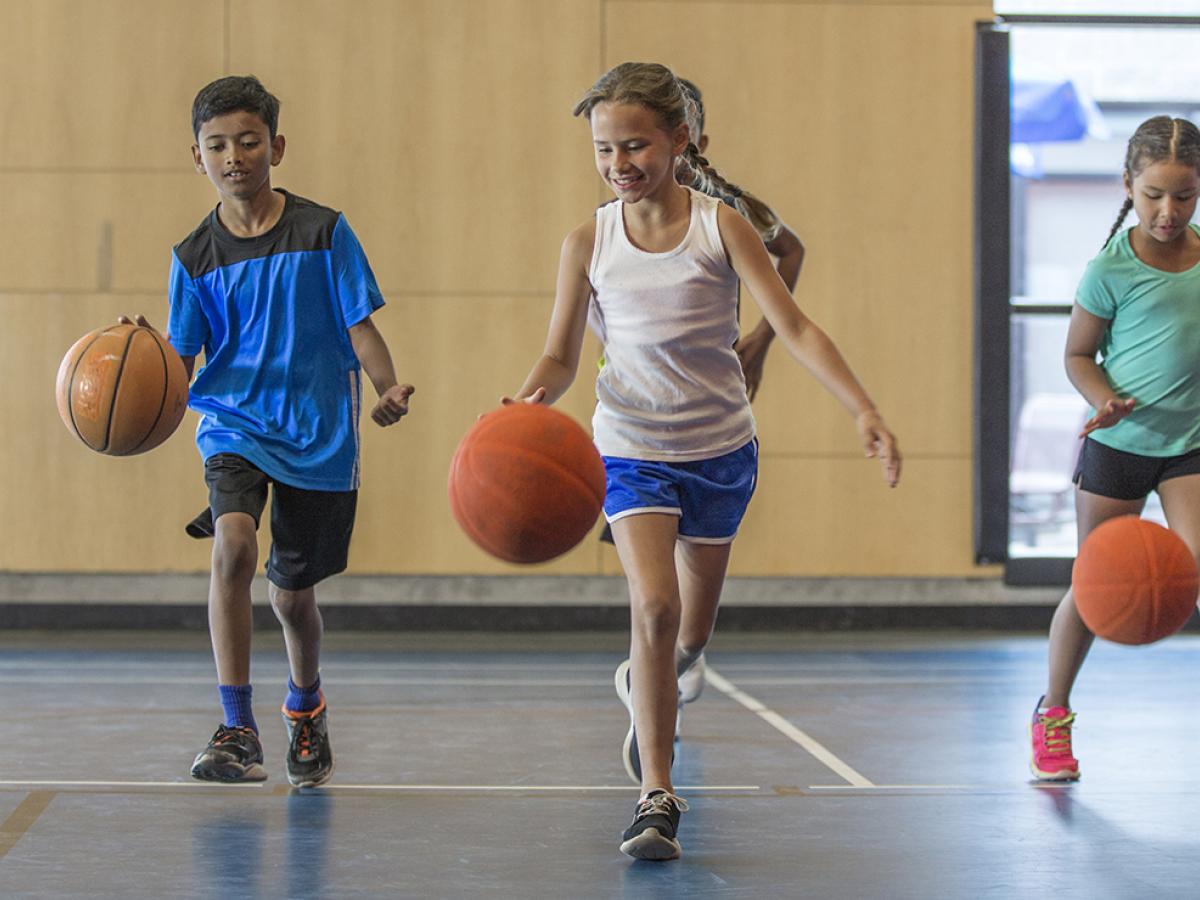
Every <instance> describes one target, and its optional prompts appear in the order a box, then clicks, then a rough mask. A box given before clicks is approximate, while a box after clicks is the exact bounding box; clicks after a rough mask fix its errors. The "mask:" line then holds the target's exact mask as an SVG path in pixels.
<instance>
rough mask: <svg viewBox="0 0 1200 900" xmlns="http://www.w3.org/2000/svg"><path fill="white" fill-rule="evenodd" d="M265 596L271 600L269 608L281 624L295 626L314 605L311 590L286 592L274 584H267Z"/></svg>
mask: <svg viewBox="0 0 1200 900" xmlns="http://www.w3.org/2000/svg"><path fill="white" fill-rule="evenodd" d="M267 595H268V596H269V597H270V598H271V606H272V608H273V609H274V610H275V615H276V616H278V617H279V620H280V621H282V622H287V623H289V624H296V623H298V622H300V621H302V620H303V619H304V618H305V617H306V616H307V615H308V613H309V612H310V611H311V607H312V606H313V605H314V604H315V603H316V598H315V596H314V595H313V592H312V591H311V590H307V591H288V590H284V589H283V588H281V587H277V586H276V585H274V584H269V585H268V588H267Z"/></svg>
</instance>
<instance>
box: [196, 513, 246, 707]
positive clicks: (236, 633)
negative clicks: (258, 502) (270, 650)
mask: <svg viewBox="0 0 1200 900" xmlns="http://www.w3.org/2000/svg"><path fill="white" fill-rule="evenodd" d="M255 532H256V528H255V525H254V518H253V517H252V516H249V515H247V514H246V513H240V512H234V513H226V514H225V515H223V516H220V517H219V518H218V519H217V521H216V527H215V535H214V539H213V552H212V577H211V578H210V580H209V587H208V630H209V634H210V636H211V638H212V647H213V658H214V659H215V660H216V663H217V683H218V684H249V683H250V642H251V638H252V633H253V617H252V615H251V610H250V582H251V581H253V580H254V570H255V569H256V568H257V566H258V538H257V535H256V534H255Z"/></svg>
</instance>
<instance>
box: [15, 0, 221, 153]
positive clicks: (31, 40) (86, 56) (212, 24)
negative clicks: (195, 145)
mask: <svg viewBox="0 0 1200 900" xmlns="http://www.w3.org/2000/svg"><path fill="white" fill-rule="evenodd" d="M223 58H224V16H222V15H220V6H219V5H217V4H215V3H209V4H205V3H192V2H187V0H38V2H36V3H3V4H0V85H3V87H2V88H0V91H2V92H3V96H4V103H3V111H4V114H3V115H0V167H23V168H34V169H46V168H63V167H66V168H71V169H86V170H99V169H121V170H129V169H137V170H147V169H170V170H174V169H176V168H177V167H178V166H180V165H181V164H182V163H184V162H186V160H187V159H188V154H187V149H188V145H189V143H190V133H191V129H190V125H189V122H190V116H191V105H192V98H193V97H194V96H195V94H196V90H197V88H198V87H199V86H200V85H199V84H197V81H199V80H200V79H204V78H207V77H216V76H218V75H220V74H221V67H222V65H223ZM200 83H201V84H202V83H203V81H201V82H200Z"/></svg>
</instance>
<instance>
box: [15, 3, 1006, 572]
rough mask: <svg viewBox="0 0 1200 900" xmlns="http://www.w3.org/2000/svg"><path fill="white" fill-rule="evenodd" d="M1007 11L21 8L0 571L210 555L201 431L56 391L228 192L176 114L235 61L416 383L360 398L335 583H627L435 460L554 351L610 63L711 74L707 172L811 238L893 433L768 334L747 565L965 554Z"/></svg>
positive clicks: (611, 557) (288, 165)
mask: <svg viewBox="0 0 1200 900" xmlns="http://www.w3.org/2000/svg"><path fill="white" fill-rule="evenodd" d="M990 15H991V10H990V4H986V3H982V2H957V3H955V2H925V3H915V2H898V0H897V2H892V0H872V2H862V3H858V2H833V0H829V2H795V3H787V2H766V0H761V2H760V0H743V2H736V0H728V2H707V0H694V2H688V0H683V2H652V0H650V2H636V3H635V2H631V0H359V2H355V3H338V4H333V3H327V2H320V0H228V2H227V3H225V4H222V5H215V6H212V7H211V8H209V7H205V8H200V7H196V6H195V5H194V4H193V5H186V4H183V3H182V2H177V0H169V2H168V0H95V2H85V0H47V2H44V3H38V4H26V6H25V7H20V8H18V7H16V6H13V5H12V4H9V5H8V6H6V7H5V8H4V9H3V11H0V50H3V51H4V52H3V53H0V77H3V78H4V82H3V83H5V84H8V85H15V84H20V85H23V88H22V92H20V93H18V92H14V91H11V90H10V91H9V92H8V93H6V95H5V96H6V100H5V117H4V119H3V121H0V196H4V198H5V212H6V216H5V217H4V219H3V220H2V222H3V224H0V314H2V315H3V316H4V321H5V329H4V330H3V333H2V334H0V354H2V355H0V404H3V408H4V409H5V411H6V413H7V414H8V419H9V423H10V424H9V427H8V428H6V429H4V430H3V431H0V463H2V465H0V473H3V474H0V496H3V497H4V498H5V499H4V511H5V513H6V515H5V516H4V517H3V518H2V521H3V522H4V524H3V525H0V528H2V529H3V531H2V532H0V569H7V570H15V571H39V570H52V571H64V572H81V571H204V570H206V569H207V566H208V553H209V545H208V544H206V543H199V542H193V541H190V540H188V539H186V538H185V537H184V536H183V534H182V530H181V529H182V525H183V523H184V522H185V521H186V520H187V519H188V518H190V516H191V515H193V514H194V513H195V512H196V511H197V510H198V509H199V508H200V507H201V506H202V505H203V502H204V487H203V482H202V477H201V469H200V461H199V459H198V456H197V454H196V451H195V448H194V445H193V442H192V439H191V432H192V431H193V429H194V423H195V420H194V418H193V417H191V416H190V415H189V419H188V420H186V421H185V425H184V426H183V428H182V429H181V430H180V432H179V433H178V434H177V435H176V436H175V437H174V438H173V439H172V440H171V441H170V442H168V443H167V445H165V446H164V447H163V448H161V449H160V450H158V451H155V452H153V453H150V454H148V455H146V456H142V457H137V458H134V459H130V460H111V459H107V458H103V457H100V456H97V455H96V454H93V453H91V452H90V451H87V450H86V449H85V448H83V446H82V445H81V444H78V443H77V442H76V441H75V440H74V438H72V437H70V436H69V435H68V434H67V433H66V431H65V429H64V428H63V427H62V425H61V423H59V421H58V419H57V415H56V413H55V410H54V405H53V396H52V391H53V378H54V372H55V370H56V368H57V364H58V361H59V359H60V357H61V355H62V353H63V352H65V350H66V348H67V346H69V344H70V343H71V342H72V341H73V340H74V339H75V338H76V337H78V336H79V335H81V334H82V333H84V332H85V331H87V330H89V329H91V328H94V327H96V326H97V325H99V324H102V323H104V322H106V321H110V320H111V319H112V318H114V317H115V316H116V315H117V313H119V312H136V311H144V312H146V313H147V314H148V315H150V316H151V317H152V318H153V319H154V320H155V321H156V322H158V323H159V324H162V323H163V322H165V296H164V289H165V284H166V273H167V263H168V254H169V252H170V247H171V245H172V244H174V243H176V242H177V241H179V240H180V239H182V238H183V237H184V236H185V235H186V234H187V233H188V232H189V231H190V230H191V229H192V228H193V227H194V226H195V225H196V223H197V222H199V221H200V219H201V218H202V217H203V216H204V215H205V214H206V212H207V211H208V210H209V209H210V208H211V207H212V206H213V204H214V202H215V197H214V194H213V191H212V188H211V186H210V185H209V183H208V182H207V180H206V179H204V178H202V177H201V176H198V175H195V174H194V173H193V172H192V170H191V167H190V163H189V158H188V154H187V146H188V144H189V142H190V140H191V135H190V133H189V131H188V128H187V122H188V116H187V113H188V109H189V105H190V102H191V99H192V97H193V96H194V94H195V91H196V90H197V89H198V88H199V87H200V86H202V85H203V84H204V83H206V82H207V81H209V80H211V79H212V78H214V77H218V76H219V75H222V74H226V72H227V71H229V72H237V73H243V72H254V73H255V74H258V75H259V76H260V77H262V78H263V80H264V81H265V82H266V83H267V85H268V86H269V87H270V88H271V89H272V90H274V91H275V92H276V93H277V94H279V96H280V97H281V98H282V100H283V103H284V106H283V113H282V119H281V130H282V131H283V133H284V134H285V135H286V136H287V138H288V141H289V144H288V150H287V156H286V158H285V160H284V163H283V165H282V166H281V167H280V168H279V169H278V170H276V178H275V181H276V183H277V184H279V185H281V186H285V187H288V188H290V189H292V190H294V191H296V192H298V193H301V194H304V195H307V196H310V197H312V198H313V199H316V200H318V201H320V202H323V203H327V204H329V205H331V206H335V207H337V208H340V209H343V210H345V211H346V213H347V216H348V217H349V219H350V221H351V223H352V224H353V225H354V227H355V230H356V231H357V232H358V233H359V235H360V237H361V238H362V240H363V243H364V245H365V246H366V248H367V251H368V254H369V256H370V257H371V260H372V262H373V264H374V266H375V268H376V272H377V274H378V276H379V278H380V282H381V285H382V287H383V289H384V291H385V294H386V295H387V297H388V300H389V305H388V306H387V307H386V308H385V309H384V310H382V311H381V312H380V313H379V314H378V317H377V321H378V322H379V325H380V327H381V328H382V330H383V331H384V334H385V335H386V336H387V338H388V340H389V343H390V345H391V348H392V351H393V354H394V355H395V357H396V362H397V368H398V372H399V374H400V376H401V377H402V378H403V379H406V380H410V381H412V382H413V383H415V384H416V385H417V394H416V396H415V397H414V399H413V413H412V416H411V417H410V418H409V419H407V420H406V421H405V422H403V423H402V424H401V425H399V426H396V427H395V428H393V429H389V430H386V431H385V430H382V429H378V428H376V427H375V426H374V425H373V424H371V423H370V422H369V421H367V420H365V419H364V422H363V444H364V483H363V488H364V490H363V495H362V500H361V505H360V515H359V520H358V527H357V529H356V535H355V540H354V545H353V547H352V551H351V570H352V571H354V572H358V573H379V574H457V573H481V574H486V573H508V572H514V571H522V572H524V571H532V572H542V571H544V572H553V573H559V574H566V573H580V574H584V573H594V572H612V571H617V570H619V566H618V564H617V562H616V559H615V554H614V553H613V551H612V549H611V548H610V547H607V546H601V545H599V544H598V543H597V542H596V540H595V538H594V536H592V537H589V538H588V539H587V540H585V542H584V543H583V544H581V546H580V547H579V548H577V549H576V550H575V551H573V552H572V553H571V554H569V555H568V556H566V557H564V558H563V559H561V560H559V561H557V562H554V563H552V564H550V565H548V566H545V567H541V568H537V569H532V570H524V569H515V568H513V567H509V566H505V565H503V564H500V563H497V562H495V561H494V560H491V559H489V558H487V557H485V556H484V555H483V554H482V553H481V552H479V551H478V550H476V549H475V548H474V547H472V546H471V545H470V544H469V543H468V542H467V540H466V538H465V537H463V536H462V534H461V533H460V532H459V531H458V529H457V527H456V526H455V525H454V523H453V521H452V520H451V518H450V514H449V509H448V506H447V504H446V502H445V479H446V473H447V470H448V466H449V460H450V456H451V454H452V452H453V450H454V447H455V446H456V444H457V442H458V440H459V438H460V437H461V436H462V434H463V432H464V431H465V430H466V429H467V428H468V427H469V426H470V424H471V423H472V422H473V421H474V418H475V416H476V415H477V414H478V413H479V412H480V411H482V410H484V409H487V408H490V407H491V406H492V405H494V404H495V402H496V400H497V399H498V397H499V396H500V395H501V394H502V393H506V392H509V391H511V390H513V389H515V387H516V386H517V385H518V384H519V383H520V381H521V379H522V378H523V377H524V375H525V373H526V371H527V369H528V367H529V366H530V365H531V364H532V362H533V359H534V358H535V356H536V355H537V353H538V352H539V351H540V348H541V345H542V341H543V339H544V335H545V329H546V324H547V319H548V315H549V307H550V302H551V297H550V291H551V290H552V287H553V281H554V271H555V267H556V263H557V258H558V249H559V245H560V243H561V240H562V237H563V235H564V234H565V233H566V231H567V230H569V229H570V228H571V227H573V226H574V225H575V224H577V223H578V222H580V221H582V220H583V219H584V218H585V217H586V216H587V215H589V213H590V211H591V209H592V208H593V207H594V205H595V203H596V201H597V198H598V197H601V196H603V190H602V187H601V185H600V184H599V182H598V180H597V178H596V176H595V174H594V170H593V168H592V164H591V154H590V143H589V136H588V133H587V127H586V124H585V123H583V122H581V121H579V120H576V119H573V118H572V117H571V115H570V109H571V106H572V105H573V103H574V101H575V100H576V98H577V97H578V96H579V94H580V93H581V92H582V91H583V90H584V89H585V88H586V87H587V86H588V85H589V84H590V83H591V82H592V81H593V80H594V79H595V78H596V77H597V75H599V74H600V72H601V71H602V70H603V68H605V66H607V65H609V64H612V63H615V62H618V61H620V60H622V59H628V58H643V59H659V60H661V61H663V62H666V63H668V64H669V65H671V66H672V67H674V68H676V69H677V70H678V71H680V72H681V73H682V74H685V75H688V76H689V77H692V78H694V79H695V80H696V81H697V82H699V83H700V85H701V86H702V87H703V88H704V90H705V99H706V102H707V105H708V109H709V116H710V125H709V128H708V131H709V133H710V135H711V136H712V139H713V145H712V147H711V148H710V150H711V153H710V155H711V157H712V159H713V160H714V161H715V162H716V163H717V164H718V165H719V166H720V167H721V168H723V169H724V170H726V171H727V172H728V173H729V174H730V175H731V176H732V177H734V179H735V180H738V181H741V182H742V183H743V184H744V186H746V187H748V188H750V189H752V190H754V191H755V192H757V193H759V194H761V195H762V196H763V197H765V198H766V199H767V200H768V201H769V202H771V203H772V204H773V205H775V206H776V207H777V208H778V209H779V210H780V212H781V213H782V214H783V215H784V217H785V219H787V220H788V221H789V222H790V223H791V224H792V225H793V226H794V227H795V228H796V230H797V231H798V232H799V233H800V234H801V236H802V237H803V238H804V240H805V242H806V244H807V245H808V248H809V259H808V261H807V263H806V266H805V272H804V274H803V275H802V278H801V288H800V291H799V295H800V300H801V303H802V305H803V306H804V307H805V308H806V309H807V310H809V311H810V312H811V313H812V315H813V316H814V318H815V319H816V320H817V321H818V322H819V323H821V324H822V325H823V326H824V327H826V328H827V330H829V331H830V333H831V334H833V336H834V337H835V339H836V340H837V342H838V343H839V345H840V346H841V347H842V348H843V350H844V351H845V352H846V354H847V356H848V357H849V358H850V359H851V361H852V363H853V364H854V366H855V368H856V369H857V370H858V371H859V373H860V374H861V375H862V376H863V379H864V381H865V382H866V383H867V384H868V386H869V387H870V388H871V390H872V392H873V393H874V394H875V395H876V396H877V398H878V399H879V401H880V403H881V405H882V406H883V408H884V410H885V412H886V413H887V414H888V416H889V419H890V420H891V421H892V423H893V424H894V425H895V427H896V428H897V430H898V431H899V433H900V436H901V439H902V441H903V444H904V447H905V449H906V451H907V452H908V454H909V462H908V466H907V469H906V474H905V481H904V484H903V485H902V487H901V488H900V489H899V490H897V491H887V490H886V489H884V488H883V487H882V486H881V485H880V484H879V479H878V473H877V472H875V471H873V465H874V464H873V463H864V462H863V461H862V460H861V459H860V458H859V455H858V450H857V447H856V445H855V443H854V434H853V429H852V426H851V423H850V421H849V419H848V418H847V417H846V416H845V414H844V413H843V412H842V411H841V410H840V409H838V408H837V407H836V406H835V404H834V403H833V402H832V401H831V400H829V399H828V398H827V397H826V396H824V395H823V393H822V392H821V391H820V389H819V388H818V387H817V386H816V385H815V383H814V382H813V381H812V379H811V378H810V377H809V376H807V375H806V374H805V373H803V372H802V371H800V370H799V368H798V367H796V366H795V365H794V364H792V363H791V362H790V361H788V360H787V359H785V356H784V353H783V352H782V348H780V347H778V346H777V347H776V348H775V349H773V350H772V358H771V360H770V361H769V363H768V373H767V381H766V385H765V387H764V389H763V393H762V395H761V396H760V399H759V401H758V402H757V403H756V410H755V411H756V415H757V416H758V419H759V423H760V431H761V435H762V440H763V468H762V473H763V474H762V479H763V480H762V487H761V488H760V492H759V496H758V497H757V498H756V499H755V502H754V504H753V505H752V507H751V511H750V515H749V518H748V519H747V522H746V524H745V527H744V531H743V535H742V537H741V538H740V540H739V542H738V546H737V548H736V549H735V551H734V562H733V567H734V572H735V573H736V574H746V575H749V574H754V575H829V574H846V575H913V576H940V575H963V574H972V573H978V571H979V570H976V569H974V567H973V566H972V565H971V561H970V557H971V553H970V547H969V531H970V529H969V518H970V510H969V502H970V501H969V494H970V491H969V487H970V440H969V435H970V416H971V409H970V396H969V385H970V347H971V335H970V328H971V321H970V272H971V268H970V267H971V258H970V251H971V248H970V230H971V225H970V217H971V204H972V198H971V189H970V186H971V140H970V121H971V82H972V78H973V74H972V68H971V52H972V51H971V48H972V39H973V27H972V22H973V21H974V20H975V19H977V18H987V17H990ZM917 48H919V52H918V49H917ZM731 72H736V77H732V76H731V75H730V73H731ZM31 73H32V74H31ZM47 110H50V111H53V113H54V115H47V114H46V113H47ZM764 136H765V137H764ZM755 316H756V313H754V312H753V310H752V309H750V310H748V311H747V318H748V320H749V321H750V322H752V321H754V318H755ZM596 355H597V350H596V347H595V343H594V341H591V340H590V339H589V344H588V346H587V348H586V349H585V351H584V361H583V363H582V365H581V368H580V376H579V381H578V383H577V384H576V386H575V387H574V388H573V389H572V391H571V392H570V393H569V394H568V396H567V397H566V398H565V399H564V401H563V404H562V407H563V408H564V409H565V410H566V411H568V412H570V413H571V414H572V415H574V416H575V417H576V418H577V419H578V420H580V421H581V422H583V423H585V424H586V423H587V422H588V421H589V420H590V416H591V407H592V404H593V402H594V391H593V387H592V381H593V378H594V370H593V369H592V367H591V360H593V359H594V358H595V357H596ZM366 396H367V400H368V401H370V399H371V398H372V397H373V391H372V390H371V388H370V387H369V386H368V387H367V388H366ZM31 485H33V486H36V487H31ZM897 536H899V539H897ZM261 538H262V543H263V546H264V547H265V545H266V542H267V541H268V540H269V535H268V534H267V533H266V529H264V532H263V534H262V535H261Z"/></svg>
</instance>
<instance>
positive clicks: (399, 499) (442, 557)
mask: <svg viewBox="0 0 1200 900" xmlns="http://www.w3.org/2000/svg"><path fill="white" fill-rule="evenodd" d="M552 303H553V297H551V296H549V295H547V296H542V297H514V298H494V297H438V298H430V297H408V296H402V297H399V298H393V299H392V300H391V301H389V303H388V306H386V307H385V308H384V309H383V310H381V311H379V312H378V313H376V315H375V320H376V323H377V324H378V326H379V328H380V330H381V331H382V332H383V334H384V337H385V338H386V339H387V341H388V346H389V347H390V348H391V350H392V354H393V356H394V358H395V360H396V366H397V374H398V375H399V377H400V378H401V379H402V380H405V381H409V382H411V383H412V384H413V385H415V387H416V393H415V394H414V395H413V398H412V401H411V406H410V410H411V412H410V414H409V415H408V416H407V417H406V418H405V419H403V420H402V421H401V422H400V423H399V424H397V425H394V426H391V427H389V428H379V427H378V426H376V425H374V424H373V423H371V422H369V421H368V420H367V419H366V417H365V416H364V418H363V426H362V431H363V484H362V492H361V496H360V500H359V517H358V524H357V526H356V530H355V538H354V549H353V553H352V558H351V565H352V566H353V568H354V571H356V572H394V571H397V570H399V571H409V572H444V573H454V572H470V573H495V572H510V573H511V572H514V571H525V570H524V569H517V568H515V567H513V566H510V565H507V564H505V563H501V562H498V561H496V560H493V559H490V558H488V557H487V556H485V555H484V554H483V553H482V552H481V551H479V550H477V549H476V548H475V547H474V546H473V545H472V544H471V543H470V542H469V541H468V540H467V538H466V537H465V536H464V535H463V533H462V532H461V531H460V530H459V528H458V526H457V525H456V524H455V522H454V520H453V518H452V516H451V514H450V507H449V504H448V502H447V499H446V479H447V475H448V473H449V470H450V460H451V458H452V456H453V455H454V450H455V448H456V447H457V446H458V442H459V441H460V440H461V439H462V436H463V435H464V434H465V433H466V432H467V430H468V429H469V428H470V427H471V426H472V425H474V424H475V421H476V419H477V418H478V416H479V415H480V414H481V413H483V412H486V411H489V410H492V409H494V408H496V406H497V404H498V403H499V400H500V398H501V397H502V396H505V395H511V394H512V393H513V392H514V391H515V390H516V389H517V388H518V387H520V385H521V382H522V381H524V379H525V375H526V374H527V373H528V371H529V368H530V367H531V366H532V365H533V362H534V360H536V359H537V356H538V355H539V354H540V353H541V349H542V344H543V341H544V338H545V331H546V325H547V323H548V321H549V314H550V306H551V304H552ZM597 352H598V351H597V349H596V347H595V345H594V343H592V342H589V344H588V345H587V348H586V349H585V356H584V362H583V363H582V364H581V366H580V376H579V378H578V380H577V381H576V383H575V385H574V386H573V387H572V389H571V390H570V391H569V392H568V394H567V396H566V397H564V399H563V401H562V402H561V403H560V404H559V406H558V408H559V409H561V410H562V411H563V412H565V413H567V414H568V415H571V416H572V417H573V418H574V419H575V420H576V421H577V422H579V423H580V424H581V425H582V426H583V427H584V428H586V429H588V430H589V431H590V429H591V415H592V407H593V405H594V397H595V393H594V390H593V387H592V384H593V378H594V376H593V372H594V367H593V366H592V365H591V362H590V361H591V360H594V359H595V358H596V354H597ZM373 396H374V394H373V391H372V389H371V388H370V387H366V388H365V389H364V409H366V408H367V407H368V404H370V402H371V398H372V397H373ZM597 565H598V557H597V551H596V549H595V545H594V543H587V542H585V544H584V545H583V546H582V547H580V548H579V549H577V550H576V551H574V552H573V553H571V554H569V555H567V556H566V557H563V558H562V559H560V560H558V561H555V562H553V563H550V564H547V565H545V566H539V567H537V568H535V569H530V570H528V571H537V572H542V571H546V572H553V573H555V574H565V573H582V574H587V573H594V572H595V571H596V568H597Z"/></svg>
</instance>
